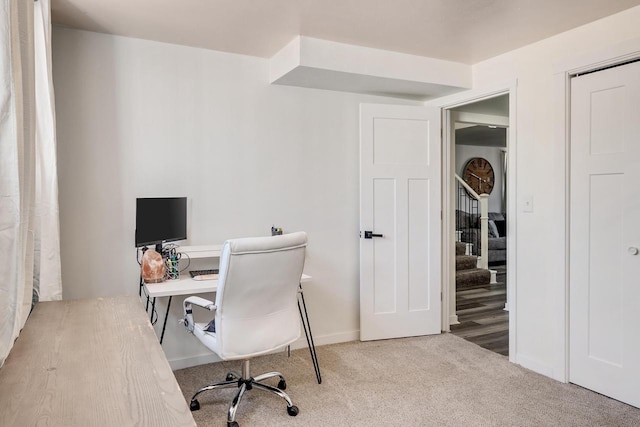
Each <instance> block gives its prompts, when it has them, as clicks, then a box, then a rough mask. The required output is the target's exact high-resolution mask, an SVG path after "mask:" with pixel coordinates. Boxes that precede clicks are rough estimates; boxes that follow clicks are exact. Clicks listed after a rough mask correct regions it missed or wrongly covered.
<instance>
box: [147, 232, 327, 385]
mask: <svg viewBox="0 0 640 427" xmlns="http://www.w3.org/2000/svg"><path fill="white" fill-rule="evenodd" d="M221 250H222V245H207V246H181V247H179V248H178V249H177V251H178V252H179V253H184V254H186V255H188V257H189V258H190V259H197V258H220V253H221ZM185 273H186V274H182V275H180V278H179V279H177V280H167V281H165V282H161V283H144V282H143V281H142V280H141V281H140V284H141V286H143V287H144V289H145V291H146V295H147V310H148V308H149V300H150V299H151V314H150V316H151V319H150V320H151V321H152V322H153V313H154V311H155V309H156V298H158V297H169V300H168V302H167V310H166V312H165V315H164V322H163V325H162V333H161V335H160V344H162V341H163V340H164V332H165V329H166V327H167V318H168V317H169V308H170V307H171V300H172V298H173V297H174V296H179V295H194V294H202V293H209V292H216V291H217V290H218V280H217V279H213V280H193V279H192V278H191V276H190V275H189V273H188V272H185ZM311 279H312V277H311V276H309V275H306V274H303V275H302V278H301V280H300V282H301V284H300V292H299V296H300V299H299V300H298V309H299V310H300V320H301V321H302V326H303V328H304V333H305V336H306V338H307V345H308V346H309V352H310V353H311V360H312V362H313V367H314V369H315V371H316V378H317V380H318V384H320V383H322V377H321V375H320V366H319V364H318V356H317V354H316V348H315V344H314V342H313V334H312V333H311V325H310V324H309V316H308V314H307V305H306V303H305V301H304V293H303V292H302V283H304V282H308V281H309V280H311Z"/></svg>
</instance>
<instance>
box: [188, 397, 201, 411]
mask: <svg viewBox="0 0 640 427" xmlns="http://www.w3.org/2000/svg"><path fill="white" fill-rule="evenodd" d="M189 409H191V410H192V411H197V410H198V409H200V402H198V399H193V400H192V401H191V403H190V404H189Z"/></svg>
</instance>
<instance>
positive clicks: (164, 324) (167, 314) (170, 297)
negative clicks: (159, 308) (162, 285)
mask: <svg viewBox="0 0 640 427" xmlns="http://www.w3.org/2000/svg"><path fill="white" fill-rule="evenodd" d="M172 298H173V297H172V296H169V301H168V302H167V311H166V312H165V313H164V323H163V324H162V334H161V335H160V345H162V340H163V339H164V330H165V329H166V328H167V319H168V318H169V308H170V307H171V299H172Z"/></svg>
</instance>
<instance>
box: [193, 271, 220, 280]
mask: <svg viewBox="0 0 640 427" xmlns="http://www.w3.org/2000/svg"><path fill="white" fill-rule="evenodd" d="M189 274H190V275H191V278H192V279H193V280H212V279H217V278H218V269H217V268H216V269H213V270H191V271H189Z"/></svg>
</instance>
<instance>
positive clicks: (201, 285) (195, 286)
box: [144, 274, 312, 298]
mask: <svg viewBox="0 0 640 427" xmlns="http://www.w3.org/2000/svg"><path fill="white" fill-rule="evenodd" d="M311 279H312V277H311V276H308V275H306V274H303V275H302V279H301V282H302V283H304V282H308V281H309V280H311ZM144 288H145V289H146V290H147V295H149V297H150V298H156V297H171V296H177V295H193V294H203V293H207V292H216V291H217V290H218V279H213V280H193V279H192V278H191V276H189V275H182V276H180V279H178V280H167V281H166V282H162V283H145V284H144Z"/></svg>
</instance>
